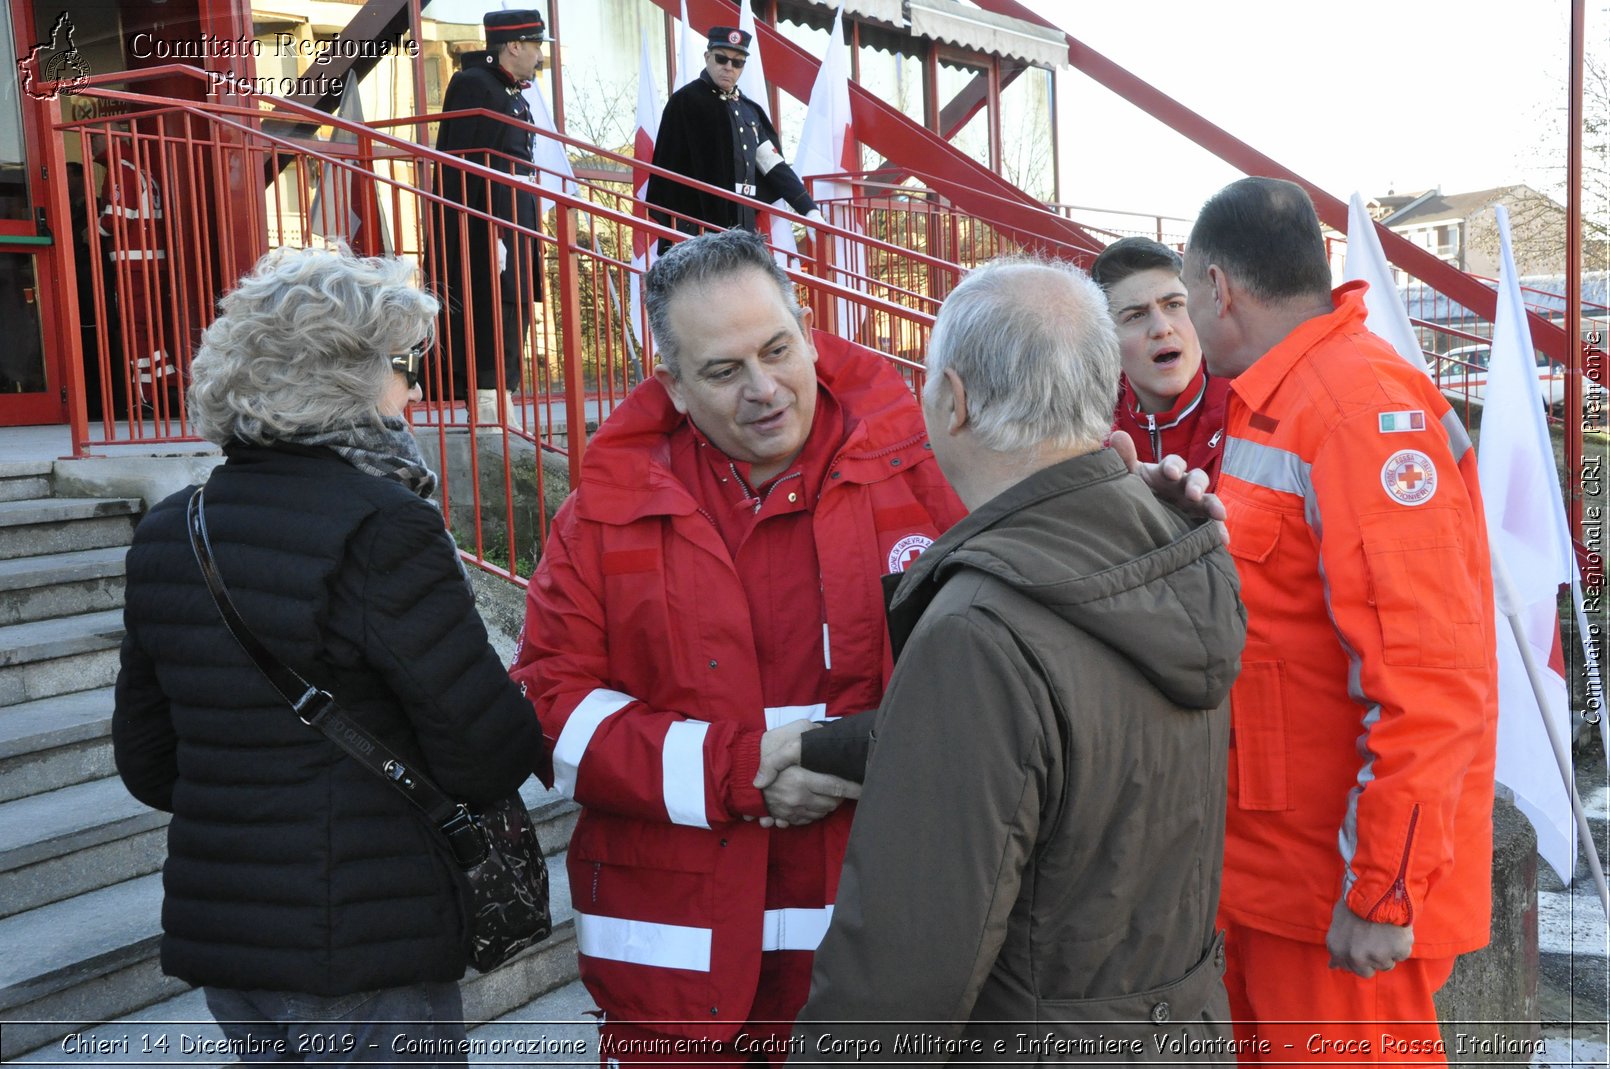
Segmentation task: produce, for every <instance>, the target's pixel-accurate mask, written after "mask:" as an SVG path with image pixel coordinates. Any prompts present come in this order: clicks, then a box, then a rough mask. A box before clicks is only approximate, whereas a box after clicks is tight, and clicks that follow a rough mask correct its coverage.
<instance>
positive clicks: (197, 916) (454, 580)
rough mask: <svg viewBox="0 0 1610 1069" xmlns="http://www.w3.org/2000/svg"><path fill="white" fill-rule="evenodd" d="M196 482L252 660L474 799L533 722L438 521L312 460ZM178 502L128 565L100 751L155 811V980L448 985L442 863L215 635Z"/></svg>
mask: <svg viewBox="0 0 1610 1069" xmlns="http://www.w3.org/2000/svg"><path fill="white" fill-rule="evenodd" d="M225 453H226V455H227V457H228V462H227V463H225V464H224V465H222V466H221V467H219V468H217V469H216V470H215V471H214V472H213V474H212V476H211V478H210V479H209V480H208V482H207V499H206V500H207V525H208V528H209V531H210V534H211V542H212V547H213V553H214V556H215V557H216V559H217V561H218V568H219V571H220V573H221V574H222V575H223V578H224V582H225V584H226V586H227V587H228V588H229V591H230V594H231V596H232V597H233V599H234V602H235V604H236V606H237V607H238V608H239V609H240V612H241V615H242V616H243V617H245V619H246V621H247V623H248V625H249V626H250V627H251V628H252V630H253V631H254V632H256V634H257V636H258V638H260V639H261V640H262V641H263V643H264V644H265V645H267V646H268V647H269V649H270V650H272V651H273V652H274V653H275V654H276V655H278V656H279V657H280V658H282V659H283V660H284V661H285V662H286V663H287V664H289V665H290V666H291V667H293V668H295V669H296V670H297V671H299V672H301V673H302V674H303V675H304V676H306V677H307V678H308V679H310V680H312V681H313V682H315V683H317V684H319V685H320V686H323V687H324V688H326V689H328V690H330V691H331V692H332V693H334V694H335V696H336V697H337V699H338V700H339V701H340V702H341V703H342V705H343V706H344V707H345V708H347V709H348V710H349V711H350V712H351V713H352V714H353V716H354V717H355V718H356V719H358V720H359V721H361V722H362V723H363V724H364V725H365V726H366V727H368V728H369V730H370V731H371V732H372V733H374V734H375V735H376V736H377V737H378V738H380V739H382V740H383V741H385V742H386V743H387V744H388V745H390V746H391V747H393V748H394V749H396V750H397V751H398V752H399V753H401V754H402V755H404V756H405V757H411V758H413V759H414V760H418V761H421V762H422V767H423V768H425V769H426V770H427V771H428V773H429V775H430V776H431V777H432V778H433V779H435V780H436V782H437V783H438V784H439V785H440V786H441V787H442V789H443V790H445V791H446V792H447V793H448V794H450V795H453V796H455V797H458V798H460V799H462V800H464V801H468V802H470V803H486V802H491V801H494V800H496V799H497V798H499V797H502V796H504V795H506V794H508V793H509V792H511V791H513V790H514V789H515V788H516V787H518V786H519V785H520V783H521V782H523V781H524V780H525V778H526V776H527V775H528V774H529V773H530V772H531V770H532V768H533V767H534V766H535V765H536V763H537V759H538V755H539V753H540V751H541V748H542V745H543V743H542V735H541V730H540V728H539V726H538V724H537V719H536V716H535V714H534V713H533V711H532V709H531V706H530V704H529V703H528V702H527V701H526V700H525V698H524V697H522V695H521V693H520V691H519V689H518V688H517V687H516V686H515V685H514V684H512V683H510V682H509V679H508V676H507V675H506V674H505V673H504V670H503V667H502V665H501V664H499V662H498V659H497V656H496V654H495V653H494V652H493V651H492V649H491V648H490V647H489V646H488V645H487V640H486V630H485V628H484V627H483V626H482V624H481V620H480V617H479V616H477V614H476V612H475V607H474V602H473V599H472V597H471V595H470V592H469V589H468V586H467V584H466V583H465V582H464V579H463V577H462V575H461V573H460V571H459V568H458V564H457V561H456V559H455V556H454V552H453V547H452V543H451V541H450V539H449V538H448V536H447V533H446V532H445V531H444V530H443V527H442V520H441V514H440V513H439V512H437V511H436V509H435V508H433V507H432V506H431V505H430V504H429V503H428V502H426V501H424V500H423V499H421V498H420V497H418V496H417V495H415V494H414V493H412V492H411V491H409V490H408V489H407V488H405V487H404V486H402V485H401V484H399V483H396V482H392V481H390V480H387V479H381V478H376V477H375V476H372V475H366V474H363V473H362V472H359V471H358V470H357V469H355V468H353V467H351V466H350V465H348V464H347V463H346V462H345V461H343V460H342V459H341V458H340V457H339V456H338V455H337V454H335V453H334V452H331V451H328V450H324V449H302V448H295V447H285V446H281V447H276V448H272V449H264V448H257V447H249V446H244V445H234V446H231V447H229V448H227V449H226V450H225ZM188 497H189V492H188V491H185V492H181V493H179V494H175V495H174V496H172V497H170V498H168V499H167V500H166V501H164V502H162V503H161V504H160V505H158V506H157V507H156V508H155V509H153V510H152V511H151V514H150V515H149V516H147V517H146V518H145V520H144V521H143V522H142V523H141V524H140V527H139V530H138V531H136V533H135V536H134V545H133V547H132V548H131V549H130V550H129V556H128V594H127V600H126V607H125V610H124V620H125V624H126V626H127V629H128V634H127V637H126V638H125V640H124V643H123V664H122V671H121V672H120V673H119V675H118V680H117V708H116V712H115V713H114V714H113V720H112V740H113V744H114V747H115V752H116V757H117V767H118V772H119V773H120V774H121V775H122V777H123V781H124V783H126V784H127V785H128V788H129V791H130V792H131V793H132V794H133V795H134V796H135V797H136V798H138V799H140V800H141V801H143V802H145V803H146V804H148V805H151V806H155V807H156V808H158V809H165V810H170V811H171V812H172V813H173V822H172V824H171V826H170V827H169V831H168V861H167V864H166V866H165V867H164V869H163V887H164V890H165V897H164V900H163V907H162V927H163V931H164V935H163V940H162V967H163V971H165V972H167V973H169V974H170V975H173V976H177V977H179V978H181V979H183V980H187V981H189V982H191V983H194V984H209V985H217V986H223V987H235V988H266V989H271V990H288V991H300V992H306V993H311V994H318V995H341V994H347V993H350V992H355V991H363V990H368V989H371V988H378V987H392V986H400V985H404V984H412V983H418V982H422V981H442V980H455V979H457V978H458V977H460V976H462V975H463V973H464V969H465V965H466V957H465V952H464V922H463V913H462V910H461V908H460V897H459V889H458V881H457V878H456V870H455V869H454V868H453V866H452V863H451V861H450V860H449V859H448V858H447V856H446V853H445V850H444V849H442V848H441V847H440V846H439V845H438V841H437V840H438V837H437V836H436V835H435V834H434V832H432V831H431V829H429V828H428V827H427V825H426V822H425V820H424V818H423V817H422V815H421V814H419V812H418V811H417V810H415V809H414V808H413V807H412V806H411V805H409V804H408V802H406V801H405V800H404V799H403V798H402V796H401V795H400V794H398V793H397V791H395V790H394V789H392V788H391V787H389V786H387V785H386V784H385V783H383V782H381V780H380V779H379V778H378V777H377V776H375V775H374V774H373V773H372V772H370V771H368V770H367V769H365V768H362V767H361V766H359V765H358V764H357V763H356V762H355V761H353V760H352V759H351V758H350V757H348V756H347V755H346V754H344V753H343V752H342V751H341V750H339V749H338V748H337V747H336V746H335V745H334V744H333V743H330V742H328V741H327V740H326V739H325V738H324V736H322V735H320V734H319V733H318V732H317V731H315V730H314V729H312V728H309V727H307V726H306V725H304V724H302V723H301V722H300V721H298V720H297V718H296V717H295V716H294V715H293V714H292V713H291V711H290V709H289V707H288V706H287V705H286V704H285V703H284V702H283V701H282V700H281V699H280V698H279V696H278V695H277V693H276V692H275V691H274V690H273V689H272V688H271V687H270V686H269V684H268V682H267V681H266V680H265V679H264V678H263V677H262V675H261V673H259V672H258V670H257V669H256V667H255V666H254V665H253V664H252V662H251V661H250V660H248V659H247V657H246V655H245V653H243V652H242V651H241V649H240V648H239V646H237V645H236V643H235V641H234V639H233V638H231V637H230V635H229V632H228V631H227V630H225V628H224V625H223V622H222V620H221V619H220V617H219V615H218V610H217V608H216V607H215V606H214V605H213V602H212V599H211V597H210V596H209V594H208V592H207V587H206V584H205V583H204V582H203V581H202V578H201V573H200V571H199V569H198V567H197V565H196V561H195V558H194V556H193V555H192V553H191V550H190V543H189V539H188V537H187V535H186V532H185V503H186V500H187V499H188Z"/></svg>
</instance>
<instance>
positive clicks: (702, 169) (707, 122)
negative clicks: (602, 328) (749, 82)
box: [646, 26, 821, 234]
mask: <svg viewBox="0 0 1610 1069" xmlns="http://www.w3.org/2000/svg"><path fill="white" fill-rule="evenodd" d="M749 41H750V35H749V34H747V33H745V32H744V31H742V30H739V29H735V28H733V27H731V26H713V27H711V29H710V36H709V45H708V47H707V48H706V49H705V53H704V71H703V73H701V74H700V75H699V77H697V78H696V79H694V80H693V81H691V82H689V83H688V84H687V85H684V86H683V87H682V88H681V89H678V90H677V91H676V92H675V93H672V94H671V99H670V100H669V101H668V102H667V103H666V105H665V112H664V114H662V115H661V116H660V132H659V136H658V137H657V138H656V139H655V142H654V164H655V166H657V167H664V168H665V169H666V170H668V171H675V172H677V173H678V174H685V175H687V176H688V177H689V178H696V179H698V180H699V181H701V182H708V183H709V184H710V185H713V186H720V187H721V188H722V189H730V190H732V191H733V192H734V193H739V194H742V195H743V196H746V197H753V198H755V199H756V200H760V201H764V202H765V203H768V204H769V203H771V202H772V201H774V200H779V199H781V200H786V201H788V203H789V205H790V206H791V207H792V208H793V209H794V210H795V211H796V212H798V213H799V214H801V215H806V216H809V217H810V218H811V219H812V221H819V220H820V219H821V214H820V213H818V212H817V211H816V202H815V201H813V200H811V195H810V194H809V193H807V192H806V191H805V184H804V183H803V182H801V181H800V179H799V175H797V174H795V173H794V169H793V168H792V167H790V166H789V165H788V164H787V162H785V161H784V160H783V155H782V144H781V142H779V141H778V140H777V131H776V130H775V129H774V128H773V127H772V124H771V120H770V119H768V118H767V117H766V110H765V109H764V108H763V107H761V106H760V105H759V104H757V103H756V102H755V101H753V100H750V99H749V98H748V97H746V96H744V95H743V93H741V92H739V91H738V73H739V72H740V71H741V70H743V66H744V64H745V63H746V62H747V61H748V59H749ZM646 199H647V200H648V202H649V204H651V205H653V206H654V207H656V208H661V209H664V211H663V212H653V213H652V215H653V218H654V219H655V221H656V222H659V223H661V224H663V225H665V226H671V227H675V228H676V229H678V230H681V231H684V232H686V233H689V234H697V233H701V232H702V231H703V230H705V229H707V228H715V229H723V230H725V229H730V228H732V227H743V228H744V229H745V230H754V229H755V209H754V208H753V207H752V206H750V205H746V204H738V203H735V202H733V201H730V200H725V199H723V198H721V197H718V196H716V195H715V194H713V193H706V192H703V191H701V190H698V189H695V188H694V187H692V186H689V185H685V184H683V183H681V182H678V181H675V180H674V179H670V178H665V177H662V176H660V175H657V174H656V175H650V176H649V180H648V192H647V194H646ZM666 212H675V213H677V214H678V215H681V216H691V217H692V218H691V220H690V219H684V218H675V217H673V216H670V215H667V214H665V213H666ZM700 220H702V221H703V222H704V223H706V224H708V226H707V227H701V226H700V225H699V222H698V221H700Z"/></svg>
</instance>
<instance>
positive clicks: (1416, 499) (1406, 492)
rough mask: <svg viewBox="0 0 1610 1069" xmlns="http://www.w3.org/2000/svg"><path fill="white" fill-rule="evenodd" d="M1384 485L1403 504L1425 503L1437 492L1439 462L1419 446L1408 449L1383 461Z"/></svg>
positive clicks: (1382, 480)
mask: <svg viewBox="0 0 1610 1069" xmlns="http://www.w3.org/2000/svg"><path fill="white" fill-rule="evenodd" d="M1381 486H1382V487H1383V488H1384V489H1385V490H1386V494H1387V496H1388V497H1390V498H1391V499H1392V500H1393V501H1396V502H1398V503H1399V504H1400V505H1424V504H1425V503H1426V502H1427V501H1430V500H1431V497H1432V495H1433V494H1435V493H1436V492H1437V466H1436V465H1435V464H1433V463H1431V458H1430V457H1428V456H1426V455H1425V454H1424V453H1422V452H1420V451H1419V450H1418V449H1405V450H1403V451H1402V452H1399V453H1394V454H1392V456H1391V458H1390V459H1388V460H1387V462H1386V463H1385V464H1383V465H1381Z"/></svg>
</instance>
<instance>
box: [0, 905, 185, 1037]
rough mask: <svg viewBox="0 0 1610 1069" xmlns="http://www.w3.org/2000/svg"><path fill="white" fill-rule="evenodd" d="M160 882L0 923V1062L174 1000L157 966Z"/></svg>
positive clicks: (174, 990)
mask: <svg viewBox="0 0 1610 1069" xmlns="http://www.w3.org/2000/svg"><path fill="white" fill-rule="evenodd" d="M161 906H162V877H161V875H159V874H157V873H152V874H151V875H149V876H141V877H139V878H138V879H133V880H128V881H126V882H124V883H119V884H114V885H112V886H111V887H103V888H101V889H100V890H98V891H90V892H88V893H86V894H81V895H78V896H76V897H74V898H70V899H67V900H66V901H62V902H54V903H52V904H50V905H48V906H41V907H39V908H38V909H32V910H29V911H28V912H26V913H18V914H16V915H15V916H11V917H7V918H5V919H4V920H0V946H4V947H6V948H7V953H6V954H5V955H4V957H3V958H0V1025H3V1028H0V1058H10V1057H12V1056H13V1055H15V1054H19V1053H21V1052H23V1051H27V1050H32V1049H33V1048H35V1047H38V1046H41V1045H43V1044H46V1043H51V1042H54V1041H56V1040H58V1039H60V1038H61V1037H62V1036H64V1035H67V1034H68V1033H70V1032H73V1031H77V1030H79V1029H81V1028H82V1027H83V1026H85V1025H86V1024H89V1023H93V1022H99V1021H114V1020H117V1019H118V1018H119V1017H121V1016H123V1015H125V1014H127V1013H129V1012H130V1011H132V1010H136V1009H139V1008H140V1007H142V1006H148V1005H150V1004H151V1003H152V1002H156V1001H158V1000H161V999H164V998H167V997H169V996H170V995H176V994H178V993H179V992H180V991H181V990H183V989H184V986H185V985H184V984H182V983H180V982H179V981H178V980H174V979H172V978H170V977H166V976H163V975H162V970H161V967H160V965H159V963H158V961H157V944H158V938H159V933H160V920H159V918H160V916H161V913H160V911H161Z"/></svg>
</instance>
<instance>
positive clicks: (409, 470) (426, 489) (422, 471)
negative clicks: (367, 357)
mask: <svg viewBox="0 0 1610 1069" xmlns="http://www.w3.org/2000/svg"><path fill="white" fill-rule="evenodd" d="M380 422H381V424H382V426H380V427H375V426H372V425H370V424H356V425H354V426H351V427H340V428H337V429H335V430H322V431H293V432H292V433H290V434H287V435H285V436H284V438H283V440H284V441H286V442H290V443H291V444H293V445H321V446H324V447H325V448H326V449H333V450H335V451H336V452H337V453H339V454H340V455H341V457H342V459H343V460H345V461H346V462H347V463H348V464H351V465H352V466H353V467H354V468H357V469H358V470H359V471H361V472H363V473H364V474H366V475H378V476H379V477H380V478H382V479H395V480H396V481H397V482H400V483H402V484H403V485H404V486H406V487H408V489H410V490H412V491H413V492H414V493H416V494H418V495H419V496H420V497H423V498H425V499H427V500H429V498H430V495H431V494H432V493H434V492H435V490H436V473H435V472H434V471H431V470H430V468H428V467H426V465H425V458H424V457H423V456H422V455H421V454H420V452H419V443H418V442H417V441H415V440H414V434H413V432H412V431H410V430H409V429H408V423H407V422H406V421H405V420H404V419H403V418H402V417H401V416H386V417H383V418H382V419H381V421H380Z"/></svg>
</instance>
